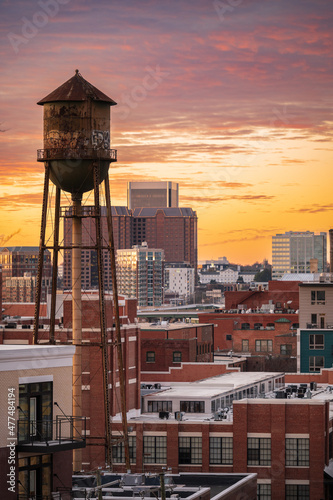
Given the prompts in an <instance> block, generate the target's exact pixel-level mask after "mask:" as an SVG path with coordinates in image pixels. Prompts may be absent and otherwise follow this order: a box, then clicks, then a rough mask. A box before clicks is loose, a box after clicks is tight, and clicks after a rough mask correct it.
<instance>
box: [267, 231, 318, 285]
mask: <svg viewBox="0 0 333 500" xmlns="http://www.w3.org/2000/svg"><path fill="white" fill-rule="evenodd" d="M326 254H327V235H326V233H319V234H315V233H312V232H310V231H306V232H294V231H289V232H286V233H284V234H277V235H275V236H273V238H272V266H273V267H272V277H273V279H279V278H281V277H282V276H283V274H285V273H298V274H299V273H310V272H311V269H310V260H311V259H317V260H318V272H319V273H322V272H325V271H326V258H327V256H326Z"/></svg>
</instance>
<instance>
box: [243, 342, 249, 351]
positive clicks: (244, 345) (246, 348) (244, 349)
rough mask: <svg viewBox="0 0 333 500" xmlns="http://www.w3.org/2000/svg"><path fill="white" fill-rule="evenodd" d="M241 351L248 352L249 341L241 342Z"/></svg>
mask: <svg viewBox="0 0 333 500" xmlns="http://www.w3.org/2000/svg"><path fill="white" fill-rule="evenodd" d="M242 351H243V352H248V351H249V339H243V340H242Z"/></svg>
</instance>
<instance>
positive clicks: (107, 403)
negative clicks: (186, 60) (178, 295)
mask: <svg viewBox="0 0 333 500" xmlns="http://www.w3.org/2000/svg"><path fill="white" fill-rule="evenodd" d="M99 184H100V176H99V163H97V162H96V163H95V164H94V198H95V225H96V251H97V267H98V286H99V314H100V326H101V342H102V358H103V359H102V363H103V389H104V415H105V462H106V465H107V466H111V463H112V457H111V430H110V401H109V383H108V372H109V367H108V365H109V363H108V336H107V331H106V318H105V296H104V266H103V254H102V228H101V207H100V200H99Z"/></svg>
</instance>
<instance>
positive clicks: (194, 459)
mask: <svg viewBox="0 0 333 500" xmlns="http://www.w3.org/2000/svg"><path fill="white" fill-rule="evenodd" d="M178 444H179V464H201V463H202V438H201V437H180V438H179V442H178Z"/></svg>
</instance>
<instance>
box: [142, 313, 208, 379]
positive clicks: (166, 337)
mask: <svg viewBox="0 0 333 500" xmlns="http://www.w3.org/2000/svg"><path fill="white" fill-rule="evenodd" d="M138 327H139V329H140V344H141V371H142V372H149V371H156V370H158V371H166V370H168V369H169V367H172V366H180V363H187V362H208V363H212V362H213V346H214V326H213V325H209V324H207V325H201V324H195V325H193V324H186V323H170V324H168V325H165V326H163V325H151V324H150V323H139V324H138Z"/></svg>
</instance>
